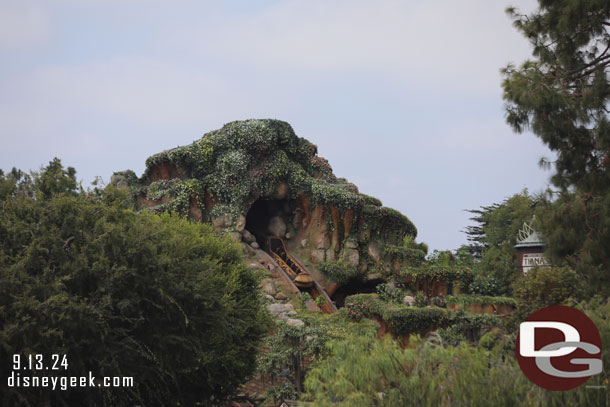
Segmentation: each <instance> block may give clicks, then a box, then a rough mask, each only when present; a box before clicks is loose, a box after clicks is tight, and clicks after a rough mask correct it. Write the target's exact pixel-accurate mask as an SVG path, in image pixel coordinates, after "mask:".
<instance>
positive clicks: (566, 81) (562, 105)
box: [502, 0, 610, 194]
mask: <svg viewBox="0 0 610 407" xmlns="http://www.w3.org/2000/svg"><path fill="white" fill-rule="evenodd" d="M539 4H540V7H539V8H538V9H537V10H535V11H534V12H533V13H532V14H530V15H522V14H520V13H519V12H518V11H517V10H516V9H514V8H510V9H508V10H507V12H508V14H509V16H510V17H511V18H512V20H513V25H514V26H515V28H516V29H517V30H518V31H520V32H521V33H522V34H523V35H524V36H525V37H526V38H527V40H528V41H529V42H530V43H531V45H532V46H533V50H532V51H533V57H534V58H533V59H531V60H527V61H525V62H524V63H523V64H522V65H521V66H520V67H518V68H516V67H514V66H512V65H509V66H508V67H507V68H506V69H504V76H505V79H504V81H503V83H502V86H503V88H504V99H505V100H506V101H507V104H506V111H507V116H506V120H507V122H508V123H509V124H510V125H511V126H512V127H513V128H514V129H515V130H516V131H518V132H522V131H525V130H527V129H531V130H532V131H533V132H534V134H536V135H537V136H538V137H540V139H541V140H542V141H543V142H544V143H545V144H546V145H547V146H548V147H549V148H550V149H551V150H552V151H554V152H555V153H556V155H557V159H556V161H555V174H554V176H553V178H552V181H553V183H554V184H555V185H556V186H558V187H561V188H562V189H566V188H567V187H569V186H571V185H573V186H577V187H578V188H582V189H583V190H584V191H586V192H590V193H593V194H595V193H597V192H600V191H601V192H602V193H603V194H605V193H606V191H607V190H608V187H610V172H609V171H610V161H609V160H610V159H609V157H610V124H609V122H608V110H607V106H608V102H609V101H610V83H609V79H608V66H609V60H610V34H609V33H608V28H607V27H608V21H609V20H610V4H609V3H608V2H607V1H601V0H594V1H591V0H571V1H559V2H557V1H555V2H552V1H539Z"/></svg>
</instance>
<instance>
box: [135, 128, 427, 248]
mask: <svg viewBox="0 0 610 407" xmlns="http://www.w3.org/2000/svg"><path fill="white" fill-rule="evenodd" d="M316 154H317V147H316V146H315V145H313V144H311V143H310V142H309V141H307V140H305V139H303V138H300V137H297V135H296V134H295V133H294V130H293V129H292V127H291V126H290V125H289V124H288V123H285V122H282V121H279V120H245V121H236V122H231V123H227V124H225V125H224V126H223V127H222V128H221V129H219V130H215V131H211V132H209V133H206V134H204V136H203V137H202V138H201V139H200V140H198V141H196V142H194V143H193V144H191V145H188V146H184V147H178V148H175V149H172V150H168V151H163V152H162V153H159V154H155V155H153V156H151V157H149V158H148V159H147V160H146V167H147V168H146V172H145V173H144V175H143V176H142V179H141V180H140V183H141V184H142V186H141V187H140V188H139V189H137V194H138V195H137V196H138V197H144V196H146V197H147V199H149V200H155V199H159V198H165V197H172V198H175V202H174V201H171V202H165V203H163V204H159V205H157V206H155V207H153V208H151V209H152V210H154V211H156V212H166V211H167V212H172V213H173V212H175V213H178V214H179V215H181V216H187V215H188V208H189V205H190V204H191V202H194V201H193V198H197V202H198V204H199V205H200V206H201V205H202V203H203V202H204V200H203V199H202V198H203V197H204V194H205V193H206V192H207V193H208V194H209V198H212V200H213V201H214V203H215V206H214V207H213V208H212V209H211V212H210V213H209V214H206V216H208V217H209V219H207V220H211V219H214V217H216V216H218V215H219V214H220V215H222V214H225V213H229V214H232V215H233V219H234V221H235V219H237V217H238V215H245V214H246V212H247V210H248V209H249V208H250V205H251V204H252V200H253V197H254V198H256V197H260V196H270V195H273V193H274V191H276V189H277V188H278V187H279V186H280V185H281V184H283V183H284V184H285V186H287V188H288V194H287V198H288V199H294V198H297V197H298V196H300V195H303V194H304V195H305V196H307V197H309V199H310V203H311V205H312V207H314V206H316V205H322V206H325V207H327V208H329V207H334V208H337V209H339V210H341V211H346V210H352V211H354V217H355V218H356V222H355V223H354V224H355V225H359V224H360V223H359V219H362V218H364V219H366V225H364V227H365V228H367V229H369V230H370V235H371V236H372V237H374V238H381V239H382V240H384V241H386V242H388V243H390V244H400V243H401V242H402V239H403V238H404V237H405V236H406V235H409V236H413V237H415V236H416V235H417V229H416V228H415V226H414V225H413V223H412V222H411V221H410V220H409V219H408V218H407V217H406V216H404V215H402V214H401V213H400V212H398V211H395V210H393V209H390V208H385V207H382V206H381V201H379V200H378V199H376V198H373V197H370V196H368V195H364V194H361V193H359V191H358V188H357V187H356V186H355V185H354V184H351V183H349V182H348V181H347V180H345V179H343V178H337V177H335V176H334V175H333V172H332V168H331V167H330V165H329V164H328V162H327V161H326V160H325V159H324V158H322V157H318V156H317V155H316ZM163 166H164V167H163ZM161 169H163V171H161ZM159 171H161V172H163V174H164V177H166V175H165V173H167V174H168V175H167V176H169V177H170V178H172V177H175V178H176V179H174V180H163V181H159V180H158V179H157V178H158V177H159V176H158V174H157V172H159ZM194 180H197V183H191V184H188V185H189V187H188V188H187V187H183V185H184V184H185V183H189V182H190V181H194ZM156 183H160V184H162V185H155V184H156ZM217 208H218V209H217ZM205 209H210V208H205ZM354 232H355V230H354ZM418 248H419V249H423V248H424V247H423V246H421V247H418Z"/></svg>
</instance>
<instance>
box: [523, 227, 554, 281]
mask: <svg viewBox="0 0 610 407" xmlns="http://www.w3.org/2000/svg"><path fill="white" fill-rule="evenodd" d="M514 247H515V249H516V250H517V260H518V264H519V271H520V273H521V274H523V275H525V274H527V272H528V271H529V270H530V269H531V268H532V267H536V266H538V267H540V266H550V265H551V264H550V263H549V262H548V260H547V259H546V258H545V257H544V254H543V252H544V241H543V239H542V235H541V234H539V233H538V232H536V231H535V230H534V229H533V228H532V227H531V226H530V225H528V224H527V223H525V222H523V229H521V230H520V231H519V235H518V236H517V244H516V245H515V246H514Z"/></svg>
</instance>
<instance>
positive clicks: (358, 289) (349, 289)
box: [331, 278, 384, 308]
mask: <svg viewBox="0 0 610 407" xmlns="http://www.w3.org/2000/svg"><path fill="white" fill-rule="evenodd" d="M383 282H384V281H383V279H381V278H376V279H372V280H366V281H359V280H352V281H350V282H349V283H347V284H346V285H344V286H341V287H339V288H338V289H337V291H335V293H334V294H333V295H332V296H331V298H332V300H333V301H334V302H335V305H336V306H337V308H343V307H344V306H345V298H346V297H349V296H350V295H354V294H371V293H374V292H376V290H377V286H378V285H379V284H381V283H383Z"/></svg>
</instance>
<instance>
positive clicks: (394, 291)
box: [375, 283, 407, 304]
mask: <svg viewBox="0 0 610 407" xmlns="http://www.w3.org/2000/svg"><path fill="white" fill-rule="evenodd" d="M375 291H377V295H378V296H379V299H381V300H382V301H386V302H393V303H395V304H402V300H403V298H404V297H405V295H407V294H406V292H405V291H404V290H402V289H401V288H399V287H396V286H392V285H390V284H386V283H381V284H379V285H377V287H375Z"/></svg>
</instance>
